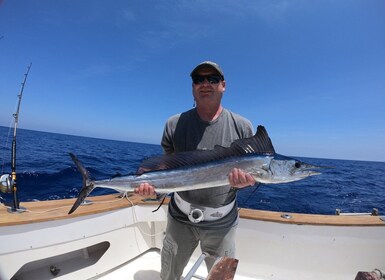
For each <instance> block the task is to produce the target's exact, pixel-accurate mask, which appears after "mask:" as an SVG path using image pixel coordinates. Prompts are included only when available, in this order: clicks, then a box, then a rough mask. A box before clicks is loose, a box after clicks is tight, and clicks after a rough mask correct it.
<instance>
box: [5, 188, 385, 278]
mask: <svg viewBox="0 0 385 280" xmlns="http://www.w3.org/2000/svg"><path fill="white" fill-rule="evenodd" d="M89 199H90V200H93V201H94V202H96V203H95V204H93V205H89V206H82V207H80V208H79V210H78V211H77V212H76V213H75V214H74V215H70V216H68V215H67V214H66V213H67V212H68V210H69V208H70V206H71V205H72V203H73V200H72V199H71V200H61V201H56V202H52V201H47V202H31V203H25V204H23V206H24V207H26V208H27V209H28V210H31V211H33V212H31V213H30V212H25V213H13V214H11V213H8V212H7V211H6V210H5V209H2V211H1V214H0V215H1V216H0V279H18V280H22V279H28V280H34V279H39V280H42V279H53V278H55V279H104V280H108V279H143V280H145V279H152V280H153V279H156V278H154V277H158V276H156V275H159V268H160V259H159V253H158V252H159V250H160V249H161V247H162V240H163V237H164V231H165V227H166V218H167V206H166V205H165V206H163V207H161V208H160V210H159V211H157V212H155V213H153V212H152V210H154V209H155V208H156V207H157V204H154V203H142V202H140V198H138V197H134V198H133V199H132V201H133V202H132V203H133V204H135V206H134V207H132V206H131V203H130V202H128V201H127V200H125V199H123V200H122V199H118V198H116V196H114V195H108V196H101V197H91V198H89ZM106 201H107V202H108V203H105V202H106ZM55 207H58V209H56V210H52V211H49V212H45V213H36V211H47V210H49V209H52V208H55ZM60 207H62V208H60ZM281 215H282V213H277V212H269V211H257V210H247V209H242V210H240V217H241V219H240V223H239V227H238V231H237V258H238V259H239V264H238V269H237V274H236V276H235V279H274V280H280V279H285V280H290V279H293V280H294V279H295V280H301V279H306V280H307V279H317V280H319V279H328V280H330V279H338V280H339V279H341V280H345V279H346V280H353V279H354V278H355V276H356V274H357V273H358V272H359V271H372V270H373V269H375V268H377V269H384V268H385V261H384V260H385V222H383V221H382V220H381V219H380V217H375V216H365V217H362V216H361V217H345V216H323V215H303V214H290V215H291V218H290V219H287V218H282V217H281ZM148 252H151V253H155V255H156V256H158V257H157V258H156V264H155V265H154V264H153V263H154V258H153V254H150V255H148V254H145V253H148ZM143 254H144V255H143ZM199 254H200V252H198V251H197V252H196V254H195V255H194V257H193V260H194V259H196V258H197V257H198V256H199ZM149 256H151V257H149ZM138 257H139V258H138ZM140 257H142V258H146V257H147V258H149V262H150V263H152V264H149V263H147V264H144V266H143V268H141V267H140V266H138V265H133V260H134V259H135V262H138V259H140ZM148 265H151V267H153V268H151V269H149V268H148ZM125 270H126V272H125V273H124V274H123V275H125V277H127V278H116V275H118V274H119V271H125ZM127 271H129V273H128V272H127ZM56 272H57V275H56V276H54V274H55V273H56ZM199 273H201V274H205V273H206V271H205V269H204V268H203V269H202V270H200V272H199ZM206 274H207V273H206ZM114 275H115V276H114ZM135 275H136V276H135ZM139 276H140V277H141V278H138V277H139ZM203 276H205V275H203ZM119 277H120V276H119ZM146 277H148V278H146Z"/></svg>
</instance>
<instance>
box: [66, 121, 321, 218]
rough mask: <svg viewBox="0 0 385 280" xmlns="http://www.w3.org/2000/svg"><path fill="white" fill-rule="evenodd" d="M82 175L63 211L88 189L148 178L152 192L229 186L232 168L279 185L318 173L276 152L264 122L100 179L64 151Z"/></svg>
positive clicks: (128, 185) (128, 188)
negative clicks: (225, 139)
mask: <svg viewBox="0 0 385 280" xmlns="http://www.w3.org/2000/svg"><path fill="white" fill-rule="evenodd" d="M70 157H71V158H72V160H73V162H74V163H75V165H76V167H77V169H78V171H79V172H80V173H81V175H82V178H83V187H82V189H81V190H80V192H79V195H78V197H77V199H76V201H75V203H74V204H73V206H72V208H71V209H70V211H69V212H68V214H71V213H73V212H74V211H75V210H76V209H77V208H78V207H79V205H81V204H82V203H83V201H84V200H85V199H86V197H87V196H88V195H89V194H90V193H91V192H92V190H93V189H94V188H97V187H100V188H108V189H114V190H116V191H118V192H124V193H126V192H133V191H134V190H135V188H137V187H139V185H140V184H141V183H145V182H147V183H149V184H151V185H153V186H154V187H155V190H156V192H157V193H158V194H168V193H172V192H180V191H189V190H197V189H205V188H214V187H219V186H224V185H229V181H228V174H229V173H230V172H231V170H232V169H233V168H240V169H242V170H243V171H245V172H247V173H249V174H250V175H251V176H253V178H254V179H255V181H256V182H257V183H261V184H280V183H288V182H293V181H298V180H302V179H304V178H307V177H309V176H314V175H318V174H321V173H320V172H317V171H316V169H319V168H321V167H320V166H315V165H311V164H308V163H305V162H302V161H299V160H297V159H294V158H291V157H287V156H283V155H280V154H277V153H276V152H275V150H274V147H273V144H272V142H271V139H270V137H269V135H268V133H267V131H266V129H265V127H264V126H261V125H259V126H258V127H257V132H256V133H255V135H254V136H252V137H249V138H243V139H238V140H235V141H234V142H233V143H232V144H231V145H230V146H229V147H223V146H215V147H214V148H213V149H212V150H196V151H187V152H181V153H176V154H169V155H168V154H166V155H162V156H155V157H150V158H148V159H145V160H144V161H143V162H142V163H141V165H140V166H139V168H138V170H137V172H136V174H134V175H127V176H121V177H115V178H109V179H105V180H91V179H90V176H89V172H88V171H87V169H86V168H85V167H84V166H83V165H82V163H81V162H80V161H79V159H78V158H77V157H76V156H75V155H74V154H73V153H70Z"/></svg>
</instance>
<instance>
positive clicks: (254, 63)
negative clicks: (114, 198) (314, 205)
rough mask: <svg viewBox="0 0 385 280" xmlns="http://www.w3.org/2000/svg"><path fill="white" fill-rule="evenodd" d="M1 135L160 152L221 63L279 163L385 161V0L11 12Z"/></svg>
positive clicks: (234, 96) (154, 3)
mask: <svg viewBox="0 0 385 280" xmlns="http://www.w3.org/2000/svg"><path fill="white" fill-rule="evenodd" d="M0 38H1V39H0V94H1V110H0V125H3V126H9V125H10V123H11V120H12V114H13V113H14V112H15V109H16V104H17V94H18V92H19V90H20V83H21V81H22V79H23V77H24V73H25V72H26V69H27V66H28V65H29V63H30V62H32V68H31V71H30V74H29V77H28V81H27V84H26V87H25V90H24V96H23V100H22V105H21V112H20V119H19V121H20V122H19V125H20V127H22V128H27V129H33V130H41V131H49V132H58V133H64V134H74V135H82V136H90V137H97V138H105V139H117V140H125V141H133V142H143V143H156V144H158V143H159V142H160V138H161V135H162V131H163V127H164V123H165V121H166V119H167V118H168V117H169V116H170V115H173V114H175V113H179V112H182V111H185V110H188V109H190V108H191V107H192V104H193V98H192V93H191V80H190V78H189V73H190V71H191V70H192V68H193V67H194V66H195V65H196V64H198V63H199V62H201V61H203V60H213V61H216V62H218V63H219V64H220V65H221V66H222V68H223V70H224V73H225V77H226V81H227V88H226V92H225V96H224V99H223V104H224V106H225V107H227V108H229V109H230V110H232V111H234V112H237V113H240V114H242V115H244V116H245V117H247V118H248V119H250V120H251V121H252V122H253V124H254V126H255V127H256V126H257V125H258V124H262V125H264V126H265V127H266V129H267V131H268V132H269V134H270V137H271V139H272V141H273V144H274V146H275V149H276V151H277V152H278V153H280V154H284V155H291V156H305V157H320V158H334V159H357V160H375V161H385V147H384V143H385V1H383V0H370V1H368V0H339V1H335V0H314V1H308V0H292V1H284V0H276V1H271V0H255V1H249V0H238V1H230V0H220V1H219V0H212V1H203V0H195V1H192V0H174V1H172V0H170V1H162V0H149V1H144V0H137V1H136V0H134V1H128V0H124V1H123V0H116V1H100V0H83V1H76V0H66V1H52V0H34V1H29V0H12V1H10V0H0Z"/></svg>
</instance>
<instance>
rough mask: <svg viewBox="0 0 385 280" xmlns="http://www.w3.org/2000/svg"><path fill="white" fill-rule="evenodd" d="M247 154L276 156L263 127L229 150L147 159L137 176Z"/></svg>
mask: <svg viewBox="0 0 385 280" xmlns="http://www.w3.org/2000/svg"><path fill="white" fill-rule="evenodd" d="M246 154H257V155H274V154H275V151H274V147H273V144H272V143H271V140H270V138H269V135H268V134H267V131H266V129H265V128H264V127H263V126H261V125H260V126H258V128H257V132H256V133H255V135H254V136H252V137H250V138H244V139H238V140H235V141H234V142H233V143H232V144H231V146H230V147H228V148H226V147H222V146H215V148H214V149H212V150H196V151H190V152H182V153H177V154H171V155H163V156H159V157H152V158H149V159H146V160H144V161H143V162H142V164H141V165H140V167H139V169H138V171H137V172H136V174H137V175H140V174H143V173H146V172H150V171H156V170H166V169H174V168H178V167H183V166H192V165H197V164H202V163H208V162H213V161H217V160H222V159H226V158H231V157H238V156H243V155H246Z"/></svg>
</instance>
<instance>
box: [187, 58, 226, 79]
mask: <svg viewBox="0 0 385 280" xmlns="http://www.w3.org/2000/svg"><path fill="white" fill-rule="evenodd" d="M202 68H213V69H214V70H215V71H217V72H218V74H219V75H221V77H222V79H225V76H224V74H223V71H222V69H221V67H220V66H219V65H218V64H217V63H215V62H212V61H208V60H207V61H203V62H201V63H199V64H198V65H197V66H196V67H195V68H194V70H192V72H191V74H190V76H191V77H192V76H194V75H195V74H196V72H197V71H198V70H200V69H202Z"/></svg>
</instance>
